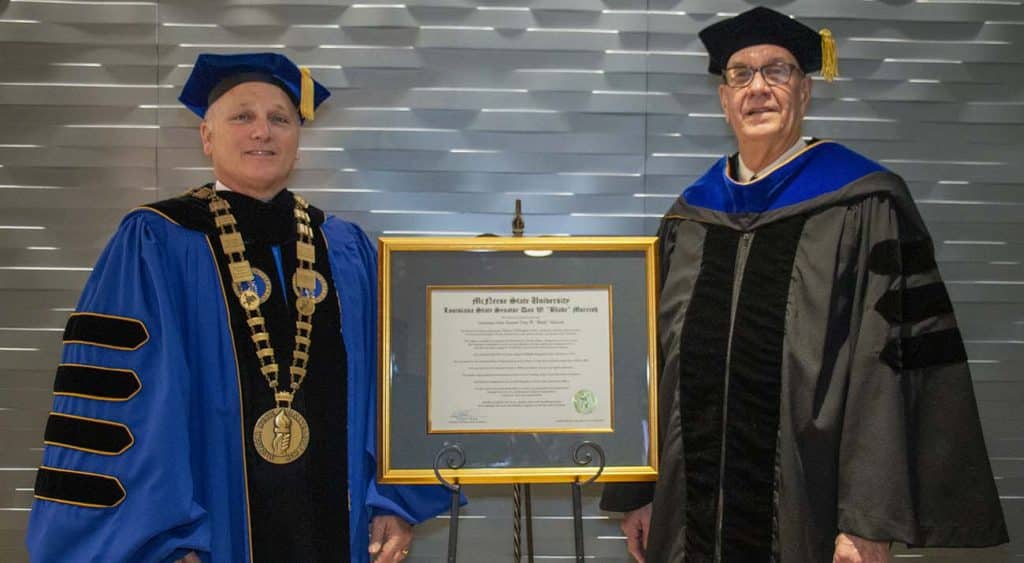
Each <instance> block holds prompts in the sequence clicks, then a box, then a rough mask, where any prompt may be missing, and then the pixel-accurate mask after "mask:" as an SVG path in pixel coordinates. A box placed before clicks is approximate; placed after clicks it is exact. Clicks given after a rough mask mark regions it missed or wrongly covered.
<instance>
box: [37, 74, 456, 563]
mask: <svg viewBox="0 0 1024 563" xmlns="http://www.w3.org/2000/svg"><path fill="white" fill-rule="evenodd" d="M328 95H329V92H328V91H327V89H326V88H324V87H323V86H321V85H320V84H318V83H316V82H314V81H312V80H311V78H309V76H308V71H305V69H303V70H301V71H300V69H299V68H298V67H296V66H295V65H294V64H293V63H292V62H291V61H289V60H288V59H287V58H285V57H283V56H281V55H276V54H255V55H201V56H200V58H199V60H198V61H197V63H196V65H195V67H194V70H193V73H192V75H191V77H190V78H189V82H188V83H187V84H186V86H185V88H184V90H183V93H182V96H181V100H182V102H183V103H184V104H185V105H186V106H188V107H189V108H190V109H192V110H193V111H195V112H196V113H197V114H198V115H199V116H200V117H202V118H203V123H202V126H201V128H200V132H201V135H202V140H203V148H204V152H206V154H208V155H210V156H211V158H212V161H213V168H214V176H215V178H216V180H217V181H216V182H215V183H211V184H209V185H208V186H205V187H203V188H202V189H198V190H194V191H192V192H190V193H188V194H186V195H184V196H181V197H178V198H174V199H170V200H166V201H162V202H159V203H155V204H151V205H146V206H143V207H141V208H139V209H136V210H134V211H132V212H131V213H129V214H128V216H127V217H126V218H125V219H124V220H123V221H122V223H121V225H120V227H119V228H118V230H117V232H116V233H115V234H114V237H113V239H112V240H111V241H110V243H109V244H108V245H107V247H106V249H105V250H104V252H103V254H102V256H101V257H100V259H99V261H98V262H97V264H96V267H95V269H94V271H93V273H92V275H91V277H90V278H89V281H88V283H87V284H86V287H85V289H84V291H83V293H82V297H81V299H80V301H79V304H78V307H77V310H76V312H75V313H73V314H72V315H71V317H70V319H69V321H68V324H67V328H66V330H65V333H64V353H63V358H62V362H61V364H60V366H59V367H58V369H57V375H56V382H55V389H54V391H55V399H54V406H53V412H52V414H51V415H50V418H49V421H48V424H47V427H46V434H45V442H46V445H47V446H46V449H45V452H44V455H43V462H42V466H41V467H40V468H39V473H38V477H37V481H36V488H35V494H36V499H37V500H36V502H35V503H34V505H33V509H32V513H31V518H30V522H29V531H28V547H29V551H30V554H31V557H32V560H33V561H47V562H49V561H104V562H121V561H124V562H143V561H146V562H149V561H176V560H185V561H196V560H202V561H264V562H282V561H303V562H306V561H308V562H328V561H335V562H345V561H352V562H365V561H368V560H369V559H370V557H371V552H372V553H373V555H374V557H375V560H377V561H386V562H393V561H398V560H401V559H402V558H404V557H405V556H406V555H407V554H408V546H409V542H410V541H411V539H412V533H411V529H410V525H411V524H414V523H417V522H420V521H423V520H424V519H426V518H429V517H432V516H434V515H435V514H437V513H438V512H440V511H442V510H444V509H445V508H447V502H448V500H447V499H448V496H447V494H446V492H445V491H444V490H443V489H441V488H440V487H394V486H379V485H377V484H376V482H375V480H374V475H375V471H376V465H375V452H374V448H375V444H374V435H375V429H376V414H375V411H376V409H375V405H376V391H375V380H376V354H377V345H376V322H377V314H376V306H377V297H376V294H377V287H376V271H377V267H376V255H375V252H374V248H373V246H372V245H371V243H370V241H369V240H368V239H367V237H366V235H365V234H364V233H363V232H362V231H361V230H360V229H359V228H358V227H357V226H355V225H353V224H351V223H347V222H345V221H342V220H340V219H338V218H335V217H331V216H327V215H325V214H324V213H323V212H322V211H320V210H318V209H316V208H315V207H312V206H308V205H307V204H305V202H304V201H302V200H301V199H298V196H296V195H294V194H293V193H292V192H290V191H289V190H287V189H285V186H286V184H287V181H288V177H289V176H290V173H291V171H292V168H293V167H294V163H295V161H296V160H297V150H298V139H299V130H300V128H299V127H300V124H301V122H302V121H304V120H305V119H310V118H312V116H313V115H312V110H313V108H315V107H316V105H317V104H319V103H320V102H321V101H322V100H323V99H325V98H326V97H327V96H328ZM300 110H301V111H300ZM214 202H216V203H214ZM225 210H229V212H225ZM228 215H230V217H228ZM243 262H244V264H243ZM303 276H305V277H303ZM239 280H242V281H241V282H240V281H239ZM303 280H305V281H303ZM246 291H248V292H251V293H250V294H246V293H245V292H246ZM246 295H248V296H249V297H251V298H252V299H251V300H250V301H246V300H245V299H244V297H245V296H246ZM257 302H258V303H257ZM257 305H258V309H257ZM311 310H312V312H311V313H310V311H311ZM257 313H258V314H257ZM307 313H310V314H307ZM302 315H305V316H302ZM268 335H269V336H268ZM267 350H270V351H269V352H268V351H267ZM296 356H301V357H299V358H296ZM271 363H273V364H274V366H275V368H274V369H271V368H269V367H267V366H268V365H269V364H271ZM289 366H291V367H289ZM296 367H297V368H298V370H297V371H296V370H295V369H294V368H296ZM271 383H273V384H274V385H275V387H274V388H271ZM281 392H284V394H282V393H281ZM282 403H287V406H288V407H289V409H290V410H289V411H287V412H292V413H298V414H297V415H294V416H291V417H290V418H289V417H284V418H282V417H280V416H270V417H269V420H270V422H269V423H267V424H269V425H271V426H272V427H271V426H268V425H266V424H262V421H263V417H261V415H265V413H271V414H280V413H282V412H285V411H284V409H283V408H282V406H283V405H282ZM300 418H302V419H304V420H305V421H308V426H307V427H305V428H303V429H302V430H301V431H300V430H299V419H300ZM261 424H262V425H261ZM261 428H265V431H266V435H267V436H269V437H270V438H267V439H266V440H261V438H260V436H261V434H260V432H259V431H258V430H259V429H261ZM278 448H280V451H281V452H283V453H282V455H281V456H277V457H275V455H274V452H277V449H278ZM269 450H273V452H271V453H267V452H268V451H269ZM285 454H287V455H285ZM371 531H372V533H373V537H372V538H371Z"/></svg>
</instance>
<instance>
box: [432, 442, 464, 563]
mask: <svg viewBox="0 0 1024 563" xmlns="http://www.w3.org/2000/svg"><path fill="white" fill-rule="evenodd" d="M442 458H444V463H445V465H446V466H447V467H448V469H459V468H460V467H462V466H463V465H465V464H466V452H464V451H463V450H462V446H459V445H458V444H446V445H445V446H444V447H443V448H441V449H440V450H438V452H437V455H435V456H434V476H435V477H437V480H438V481H439V482H440V483H441V484H442V485H444V486H445V487H446V488H447V489H448V490H449V491H451V493H452V506H451V509H450V510H449V512H448V514H449V520H448V563H455V553H456V550H457V549H458V547H459V500H460V499H461V497H462V485H460V484H459V480H458V479H456V480H455V483H451V482H449V481H448V480H447V479H445V478H444V475H441V460H442Z"/></svg>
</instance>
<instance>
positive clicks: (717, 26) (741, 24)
mask: <svg viewBox="0 0 1024 563" xmlns="http://www.w3.org/2000/svg"><path fill="white" fill-rule="evenodd" d="M700 40H701V41H702V42H703V43H704V47H705V48H707V50H708V55H709V61H708V72H710V73H711V74H722V71H723V70H725V65H726V63H728V61H729V57H731V56H732V55H733V53H735V52H736V51H739V50H740V49H745V48H747V47H750V46H752V45H764V44H768V45H778V46H780V47H783V48H785V49H786V50H788V51H789V52H790V53H793V56H794V57H795V58H796V61H797V63H799V64H800V69H801V70H803V71H804V72H808V73H809V72H814V71H816V70H819V69H820V70H821V75H822V76H823V77H825V79H826V80H832V78H834V77H836V76H837V75H838V74H839V68H838V63H837V61H836V48H835V41H834V40H833V39H832V32H830V31H829V30H827V29H823V30H821V33H818V32H817V31H814V30H813V29H811V28H809V27H807V26H806V25H804V24H802V23H800V22H798V21H796V20H795V19H793V18H790V17H789V16H785V15H783V14H780V13H779V12H776V11H775V10H772V9H771V8H765V7H762V6H758V7H756V8H753V9H750V10H747V11H746V12H743V13H742V14H739V15H737V16H735V17H731V18H729V19H726V20H722V21H720V22H717V23H714V24H712V25H709V26H708V27H705V28H704V29H702V30H701V31H700Z"/></svg>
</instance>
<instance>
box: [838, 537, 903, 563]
mask: <svg viewBox="0 0 1024 563" xmlns="http://www.w3.org/2000/svg"><path fill="white" fill-rule="evenodd" d="M888 561H889V542H887V541H872V540H866V539H864V538H859V537H857V536H851V535H849V534H839V535H838V536H836V551H835V554H834V555H833V556H832V563H887V562H888Z"/></svg>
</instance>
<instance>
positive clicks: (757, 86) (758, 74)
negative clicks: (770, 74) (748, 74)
mask: <svg viewBox="0 0 1024 563" xmlns="http://www.w3.org/2000/svg"><path fill="white" fill-rule="evenodd" d="M747 87H748V88H750V89H751V90H752V91H765V90H768V89H769V88H770V87H771V84H768V81H767V80H765V78H764V72H762V71H761V69H757V71H755V72H754V79H753V80H751V81H750V84H748V85H747Z"/></svg>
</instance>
